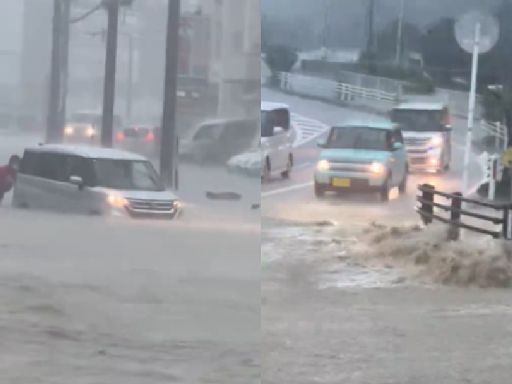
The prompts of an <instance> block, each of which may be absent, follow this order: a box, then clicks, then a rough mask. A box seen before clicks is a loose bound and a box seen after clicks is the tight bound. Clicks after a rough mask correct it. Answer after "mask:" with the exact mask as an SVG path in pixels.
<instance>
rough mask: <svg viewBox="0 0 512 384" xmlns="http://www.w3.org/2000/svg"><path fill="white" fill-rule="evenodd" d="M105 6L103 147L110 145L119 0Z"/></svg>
mask: <svg viewBox="0 0 512 384" xmlns="http://www.w3.org/2000/svg"><path fill="white" fill-rule="evenodd" d="M105 6H106V8H107V15H108V26H107V44H106V53H105V80H104V88H103V119H102V126H101V144H102V145H103V146H104V147H112V140H113V139H112V135H113V128H114V103H115V92H116V58H117V38H118V28H119V8H120V0H108V1H106V2H105Z"/></svg>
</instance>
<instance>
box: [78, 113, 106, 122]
mask: <svg viewBox="0 0 512 384" xmlns="http://www.w3.org/2000/svg"><path fill="white" fill-rule="evenodd" d="M71 121H72V122H73V123H84V124H96V123H99V122H100V121H101V115H98V114H92V113H74V114H73V115H71Z"/></svg>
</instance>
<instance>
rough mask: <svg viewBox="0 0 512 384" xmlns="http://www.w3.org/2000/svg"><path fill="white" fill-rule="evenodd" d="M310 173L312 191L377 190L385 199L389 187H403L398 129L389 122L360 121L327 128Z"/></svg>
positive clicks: (401, 143) (402, 148)
mask: <svg viewBox="0 0 512 384" xmlns="http://www.w3.org/2000/svg"><path fill="white" fill-rule="evenodd" d="M319 147H320V148H322V151H321V152H320V158H319V161H318V163H317V166H316V171H315V175H314V185H315V195H316V196H317V197H321V196H323V195H324V194H325V193H326V192H328V191H342V190H356V191H377V192H379V194H380V196H381V199H382V200H383V201H387V200H388V199H389V192H390V190H391V189H392V188H394V187H398V188H399V190H400V192H401V193H403V192H405V190H406V188H407V175H408V170H409V168H408V163H407V153H406V149H405V146H404V141H403V137H402V131H401V129H400V127H399V126H397V125H395V124H392V123H391V122H376V121H362V122H352V123H348V124H343V125H338V126H334V127H332V128H331V130H330V132H329V135H328V137H327V141H325V142H319Z"/></svg>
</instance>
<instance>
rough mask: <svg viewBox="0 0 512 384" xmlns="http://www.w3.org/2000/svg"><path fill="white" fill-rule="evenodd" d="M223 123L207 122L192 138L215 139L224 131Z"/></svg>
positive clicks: (195, 139)
mask: <svg viewBox="0 0 512 384" xmlns="http://www.w3.org/2000/svg"><path fill="white" fill-rule="evenodd" d="M222 128H223V127H222V125H220V124H206V125H203V126H201V127H200V128H199V129H198V130H197V132H196V133H195V134H194V137H193V138H192V140H194V141H197V140H213V139H216V138H217V137H218V135H219V134H220V133H221V132H222Z"/></svg>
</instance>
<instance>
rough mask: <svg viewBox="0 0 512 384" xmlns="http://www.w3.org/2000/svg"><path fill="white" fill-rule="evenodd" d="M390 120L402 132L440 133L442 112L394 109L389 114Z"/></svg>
mask: <svg viewBox="0 0 512 384" xmlns="http://www.w3.org/2000/svg"><path fill="white" fill-rule="evenodd" d="M391 120H393V122H395V123H398V124H400V125H401V126H402V129H403V130H404V131H423V132H431V131H440V130H441V128H442V121H443V111H442V110H433V111H425V110H412V109H395V110H393V111H392V112H391Z"/></svg>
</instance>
